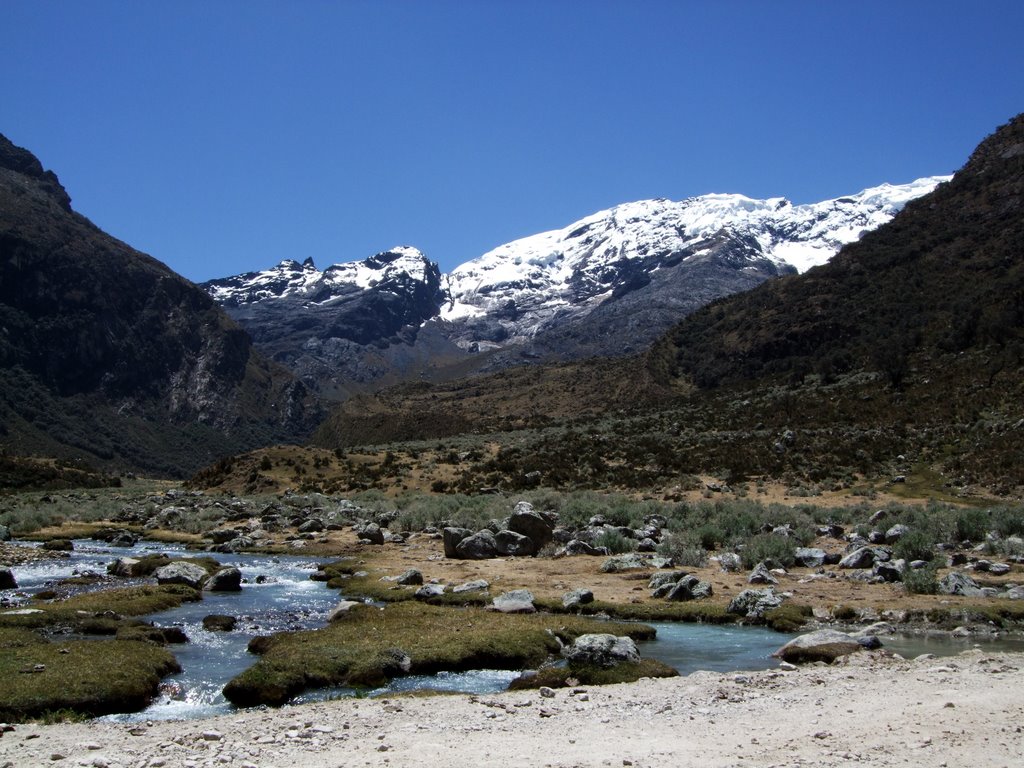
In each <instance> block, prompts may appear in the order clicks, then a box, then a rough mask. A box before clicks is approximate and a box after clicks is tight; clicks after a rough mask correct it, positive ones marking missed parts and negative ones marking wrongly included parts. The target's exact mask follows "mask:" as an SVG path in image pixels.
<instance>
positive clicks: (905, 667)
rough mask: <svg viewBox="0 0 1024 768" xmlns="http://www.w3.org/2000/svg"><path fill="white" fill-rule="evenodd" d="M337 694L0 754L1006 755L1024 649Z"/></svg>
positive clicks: (765, 762)
mask: <svg viewBox="0 0 1024 768" xmlns="http://www.w3.org/2000/svg"><path fill="white" fill-rule="evenodd" d="M848 658H849V659H850V662H849V663H847V664H836V665H833V666H830V667H826V666H823V665H812V666H807V667H801V668H799V669H797V670H795V671H782V670H771V671H766V672H758V673H748V674H735V673H734V674H728V675H721V674H712V673H707V672H701V673H697V674H694V675H690V676H688V677H682V678H675V679H670V680H643V681H640V682H639V683H634V684H631V685H617V686H608V687H604V688H600V687H590V688H587V689H559V690H557V691H555V692H554V696H553V697H545V696H542V695H540V694H539V693H538V692H536V691H529V692H527V691H521V692H513V693H501V694H492V695H486V696H444V697H430V698H405V697H393V698H390V699H376V700H365V699H363V700H358V699H350V700H344V701H336V702H329V703H322V704H309V705H303V706H296V707H286V708H283V709H280V710H271V711H246V712H241V713H239V714H235V715H231V716H225V717H220V718H215V719H209V720H198V721H185V722H153V723H150V724H138V725H116V724H110V723H95V722H91V723H81V724H70V725H49V726H42V725H18V726H17V727H16V728H15V730H13V731H9V732H7V733H5V734H3V736H2V738H0V767H2V766H6V767H7V768H29V767H30V766H43V765H49V766H54V765H57V766H59V765H76V766H77V765H86V766H96V767H97V768H102V766H109V767H111V768H113V767H114V766H118V767H123V768H128V767H129V766H131V767H138V768H142V767H143V766H152V767H153V768H157V767H158V766H167V767H168V768H174V767H177V766H182V767H184V766H190V767H191V766H231V767H232V768H245V767H249V768H251V767H252V766H257V767H258V768H272V767H275V766H276V767H277V768H304V767H307V766H308V767H310V768H336V767H340V766H346V767H348V766H382V767H383V766H389V767H390V766H407V765H408V766H413V765H415V766H423V767H424V768H430V767H432V766H445V768H449V767H450V766H461V765H472V766H637V767H638V768H639V767H641V766H642V767H649V766H797V765H799V766H837V765H858V766H894V765H901V766H902V765H914V766H917V765H926V766H935V767H936V768H942V767H945V768H950V767H951V766H971V767H972V768H982V767H983V766H1019V765H1021V760H1022V755H1024V733H1022V725H1021V724H1022V723H1024V696H1022V695H1021V691H1022V690H1024V671H1022V670H1024V654H986V653H983V652H981V651H978V650H973V651H968V652H965V653H963V654H961V655H959V656H955V657H950V658H940V659H936V658H922V659H918V660H915V661H903V660H900V659H890V658H886V657H884V656H881V655H877V654H870V653H862V654H857V655H854V656H851V657H848Z"/></svg>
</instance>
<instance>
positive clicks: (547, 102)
mask: <svg viewBox="0 0 1024 768" xmlns="http://www.w3.org/2000/svg"><path fill="white" fill-rule="evenodd" d="M0 13H2V19H3V26H4V29H5V34H4V43H3V45H2V46H0V78H2V80H0V93H2V99H0V133H3V134H5V135H6V136H7V137H8V138H10V139H11V140H12V141H13V142H14V143H15V144H18V145H20V146H24V147H27V148H28V149H30V150H31V151H32V152H34V153H35V154H36V155H37V156H38V157H39V158H40V159H41V161H42V163H43V165H44V166H45V167H47V168H51V169H53V170H54V171H56V172H57V174H58V175H59V176H60V178H61V181H62V182H63V183H64V186H65V187H66V188H67V189H68V192H69V193H70V194H71V197H72V201H73V203H72V204H73V205H74V207H75V209H76V210H78V211H79V212H80V213H82V214H84V215H86V216H88V217H89V218H90V219H92V220H93V221H94V222H95V223H96V224H97V225H99V226H100V227H102V228H103V229H105V230H106V231H108V232H110V233H111V234H113V235H115V236H116V237H118V238H120V239H122V240H124V241H126V242H128V243H129V244H131V245H133V246H134V247H136V248H138V249H139V250H142V251H145V252H147V253H149V254H151V255H153V256H155V257H156V258H158V259H160V260H161V261H163V262H165V263H166V264H168V265H169V266H171V267H172V268H173V269H175V270H177V271H178V272H180V273H182V274H183V275H185V276H186V277H188V278H190V279H193V280H196V281H200V280H205V279H209V278H212V277H219V276H224V275H230V274H235V273H237V272H242V271H248V270H254V269H262V268H266V267H268V266H270V265H272V264H275V263H276V262H278V261H280V260H281V259H284V258H296V259H299V260H301V259H304V258H306V257H308V256H312V257H313V258H314V260H315V261H316V263H317V264H318V265H319V266H320V267H325V266H327V265H328V264H331V263H335V262H342V261H353V260H357V259H363V258H366V257H367V256H369V255H371V254H373V253H375V252H378V251H381V250H385V249H387V248H389V247H391V246H394V245H414V246H416V247H418V248H420V249H421V250H423V251H424V252H425V253H426V254H427V256H428V257H430V258H432V259H434V260H435V261H437V262H439V263H440V264H441V267H442V268H443V269H451V268H452V267H454V266H456V265H457V264H459V263H461V262H463V261H466V260H468V259H471V258H474V257H476V256H479V255H480V254H482V253H484V252H485V251H487V250H489V249H491V248H493V247H495V246H497V245H500V244H501V243H504V242H507V241H509V240H513V239H515V238H517V237H523V236H526V235H530V234H533V233H536V232H540V231H544V230H547V229H555V228H560V227H563V226H566V225H568V224H569V223H571V222H572V221H574V220H576V219H578V218H581V217H583V216H585V215H588V214H590V213H592V212H594V211H597V210H600V209H603V208H607V207H610V206H612V205H615V204H618V203H622V202H626V201H630V200H638V199H643V198H652V197H667V198H671V199H683V198H686V197H690V196H693V195H699V194H704V193H708V192H739V193H742V194H746V195H749V196H751V197H772V196H786V197H788V198H790V199H791V200H793V201H794V202H798V203H800V202H811V201H816V200H822V199H826V198H830V197H837V196H840V195H843V194H848V193H852V192H855V191H858V190H860V189H862V188H864V187H868V186H874V185H876V184H879V183H881V182H884V181H891V182H906V181H910V180H912V179H914V178H918V177H921V176H928V175H934V174H943V173H950V172H952V171H954V170H956V169H957V168H959V167H960V166H961V165H962V164H963V162H964V161H965V160H966V158H967V156H968V154H969V153H970V151H971V150H972V149H973V148H974V146H975V145H976V144H977V143H978V142H979V141H980V140H981V139H982V138H984V137H985V136H986V135H987V134H989V133H991V132H992V130H994V129H995V127H996V126H998V125H1000V124H1002V123H1004V122H1006V121H1007V120H1008V119H1009V118H1011V117H1012V116H1013V115H1015V114H1016V113H1018V112H1020V111H1022V110H1024V45H1022V44H1021V41H1022V40H1024V3H1021V2H1019V1H1015V2H1001V1H1000V0H984V1H983V2H945V1H944V0H924V1H918V0H886V2H875V1H873V0H860V1H859V2H831V1H827V0H822V1H815V2H811V1H807V2H786V1H785V0H781V1H780V2H730V1H729V0H715V1H714V2H712V0H707V2H698V1H697V0H677V1H675V2H653V1H647V2H644V1H642V0H640V1H637V0H634V1H632V2H626V1H625V0H623V1H622V2H602V1H601V0H588V1H587V2H583V1H579V2H569V1H567V0H544V1H534V0H516V1H515V2H503V1H501V0H491V1H489V2H488V1H484V0H476V1H474V0H460V1H450V0H432V1H430V0H427V1H423V2H384V1H383V0H374V1H369V0H368V1H366V2H340V1H339V2H317V1H315V0H304V1H300V2H289V3H286V2H283V1H282V2H261V1H259V0H216V1H212V0H203V1H202V2H192V1H190V0H176V1H175V2H162V3H161V2H136V1H135V0H132V1H131V2H103V1H102V0H88V1H87V2H85V1H83V2H74V1H73V0H62V1H61V2H52V1H51V0H0Z"/></svg>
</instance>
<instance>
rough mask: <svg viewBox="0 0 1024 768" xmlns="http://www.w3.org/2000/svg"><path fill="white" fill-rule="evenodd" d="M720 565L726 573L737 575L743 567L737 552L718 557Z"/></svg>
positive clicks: (725, 553) (724, 553)
mask: <svg viewBox="0 0 1024 768" xmlns="http://www.w3.org/2000/svg"><path fill="white" fill-rule="evenodd" d="M718 564H719V565H720V566H721V567H722V570H723V571H725V572H726V573H737V572H738V571H739V570H740V569H741V568H742V567H743V561H742V560H741V559H740V556H739V555H737V554H736V553H735V552H723V553H722V554H720V555H719V556H718Z"/></svg>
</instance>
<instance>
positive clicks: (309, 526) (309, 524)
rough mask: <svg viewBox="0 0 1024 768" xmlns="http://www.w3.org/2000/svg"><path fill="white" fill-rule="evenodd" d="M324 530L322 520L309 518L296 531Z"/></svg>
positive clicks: (312, 531)
mask: <svg viewBox="0 0 1024 768" xmlns="http://www.w3.org/2000/svg"><path fill="white" fill-rule="evenodd" d="M323 529H324V523H323V521H322V520H320V519H319V518H316V517H311V518H310V519H309V520H307V521H306V522H304V523H302V524H301V525H300V526H299V527H298V528H297V529H296V530H298V532H299V533H319V532H320V531H322V530H323ZM360 538H362V537H360ZM373 543H376V542H373Z"/></svg>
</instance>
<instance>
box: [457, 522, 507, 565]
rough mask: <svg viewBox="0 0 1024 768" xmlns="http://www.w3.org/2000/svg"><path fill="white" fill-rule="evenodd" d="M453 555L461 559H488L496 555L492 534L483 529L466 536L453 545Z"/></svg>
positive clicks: (496, 546) (496, 548)
mask: <svg viewBox="0 0 1024 768" xmlns="http://www.w3.org/2000/svg"><path fill="white" fill-rule="evenodd" d="M455 556H456V557H458V558H460V559H462V560H488V559H490V558H492V557H497V556H498V545H497V542H496V541H495V539H494V534H493V533H491V532H490V531H488V530H486V529H484V530H482V531H479V532H478V533H474V534H473V535H472V536H467V537H466V538H464V539H463V540H462V541H460V542H459V543H458V545H457V546H456V547H455Z"/></svg>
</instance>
